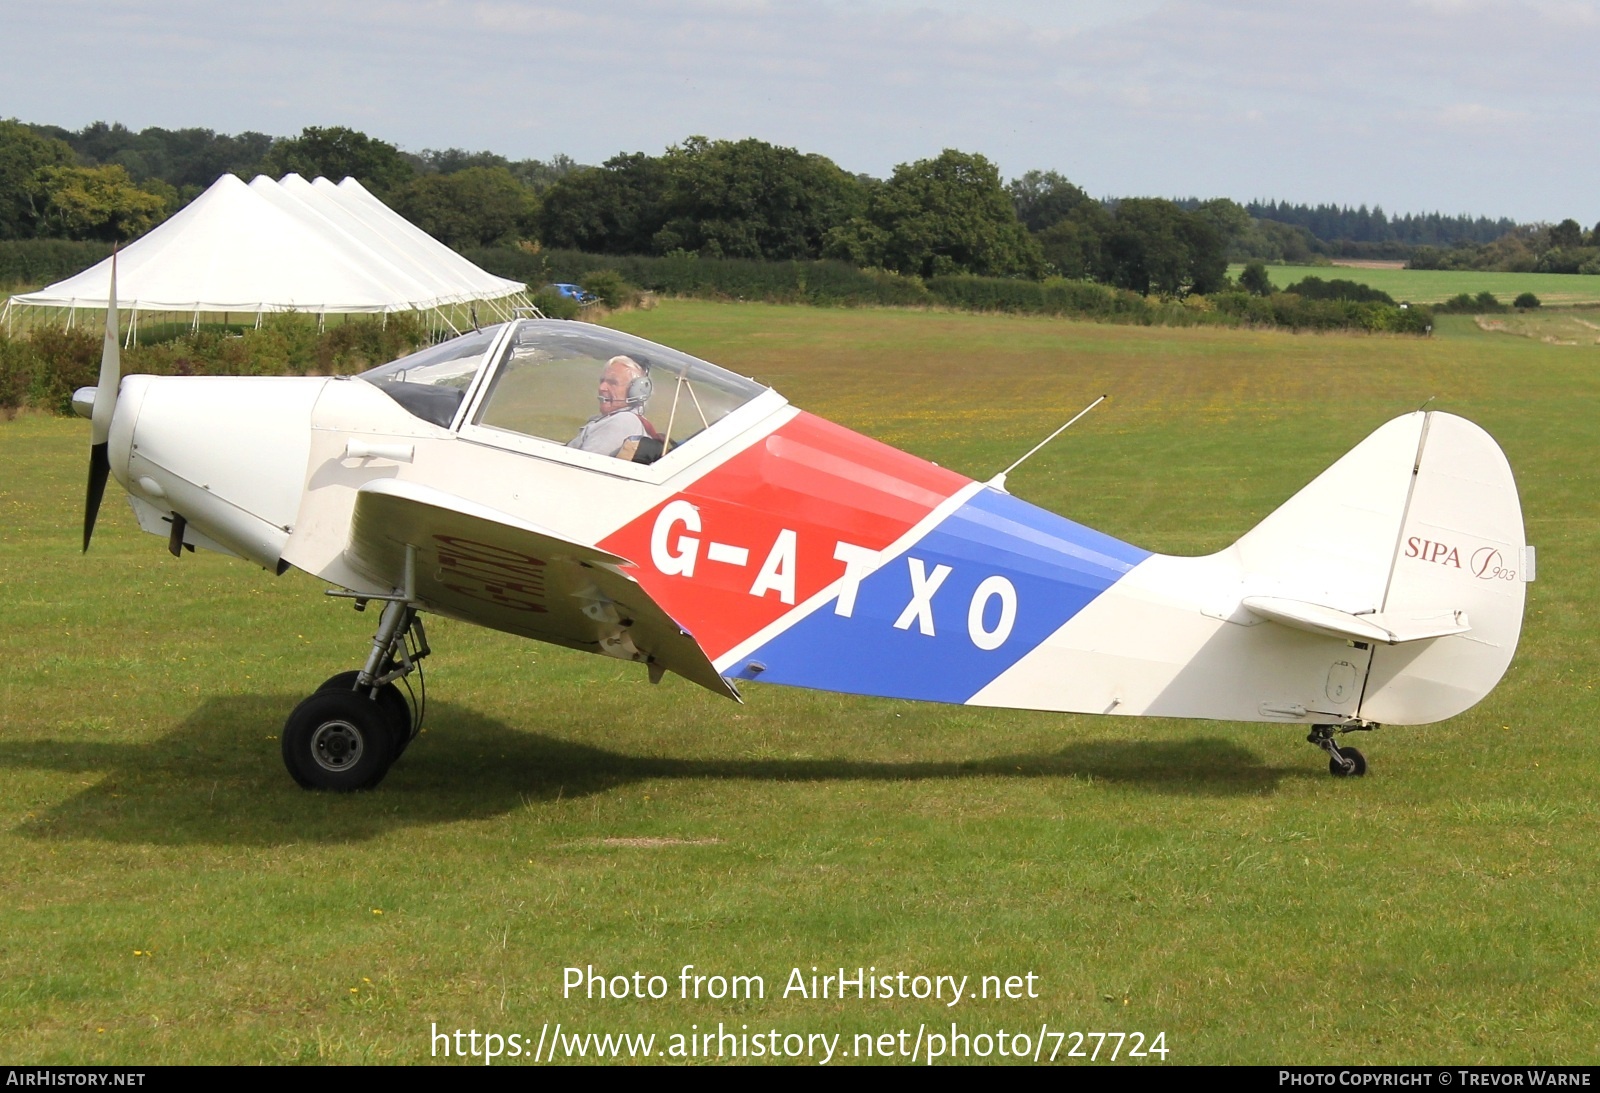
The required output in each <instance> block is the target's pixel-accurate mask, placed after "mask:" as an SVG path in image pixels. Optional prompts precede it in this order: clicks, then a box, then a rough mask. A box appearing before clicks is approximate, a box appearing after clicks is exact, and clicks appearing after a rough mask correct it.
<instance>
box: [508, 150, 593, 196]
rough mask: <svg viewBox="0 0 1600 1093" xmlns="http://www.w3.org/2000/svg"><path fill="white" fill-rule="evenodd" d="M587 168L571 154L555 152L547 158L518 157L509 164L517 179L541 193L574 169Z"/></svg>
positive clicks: (581, 169)
mask: <svg viewBox="0 0 1600 1093" xmlns="http://www.w3.org/2000/svg"><path fill="white" fill-rule="evenodd" d="M584 170H588V168H586V167H585V166H584V165H583V164H581V163H579V162H578V161H577V160H575V159H573V158H572V157H571V156H568V155H563V154H561V153H560V152H557V153H556V154H555V155H553V156H551V157H550V158H549V159H519V160H517V162H515V163H513V164H512V165H511V173H512V174H513V175H515V176H516V178H517V181H518V182H520V183H522V184H523V185H524V186H527V187H529V188H530V189H531V190H533V192H534V193H536V194H542V193H544V192H545V191H546V190H548V189H549V188H550V187H552V186H554V185H555V184H556V183H557V182H560V181H561V180H562V179H563V178H566V177H567V176H568V175H570V174H572V173H573V172H574V171H584Z"/></svg>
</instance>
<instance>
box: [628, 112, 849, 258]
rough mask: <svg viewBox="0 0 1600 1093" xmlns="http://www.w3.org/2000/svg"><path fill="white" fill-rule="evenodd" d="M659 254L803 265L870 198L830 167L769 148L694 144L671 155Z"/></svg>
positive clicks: (656, 243)
mask: <svg viewBox="0 0 1600 1093" xmlns="http://www.w3.org/2000/svg"><path fill="white" fill-rule="evenodd" d="M663 166H664V168H665V171H666V193H665V197H664V214H665V223H664V224H663V225H662V227H661V229H660V230H659V231H658V232H657V233H656V235H655V237H654V239H653V241H652V242H653V249H654V250H655V252H656V253H658V254H664V253H669V252H671V251H675V250H686V251H693V252H695V253H698V254H702V255H705V256H706V257H712V258H757V259H767V260H769V261H770V260H790V259H794V260H803V259H813V258H817V257H819V256H820V255H821V253H822V245H823V237H824V236H825V235H826V233H827V232H828V230H829V229H830V228H832V227H834V226H835V225H837V224H840V223H842V222H844V221H846V220H848V219H849V218H850V217H852V216H857V215H860V214H861V213H863V212H865V210H866V204H867V191H866V188H865V187H864V186H862V184H861V183H860V182H859V181H858V180H857V179H856V178H855V177H854V176H852V175H849V174H847V173H845V172H844V171H842V170H840V169H839V168H838V167H837V166H836V165H835V164H834V163H833V161H832V160H830V159H827V158H826V157H823V156H818V155H802V154H801V153H799V152H798V151H796V150H795V149H793V148H781V147H778V146H776V145H772V144H768V143H766V142H765V141H760V140H754V139H747V140H740V141H726V140H719V141H711V140H707V139H706V138H705V137H690V138H689V139H688V140H686V141H684V142H683V144H681V145H677V146H674V147H672V148H669V149H667V153H666V155H665V156H664V157H663Z"/></svg>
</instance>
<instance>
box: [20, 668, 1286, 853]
mask: <svg viewBox="0 0 1600 1093" xmlns="http://www.w3.org/2000/svg"><path fill="white" fill-rule="evenodd" d="M291 705H293V699H292V697H289V696H286V695H278V694H266V695H229V696H224V697H217V698H211V699H208V700H206V701H205V702H203V703H202V704H201V705H200V706H199V707H198V708H197V709H196V710H195V711H194V712H193V713H192V714H191V715H190V716H189V717H188V718H187V719H186V720H184V721H183V722H182V723H181V724H180V725H179V726H178V727H177V728H176V729H174V730H173V731H172V732H170V733H168V734H167V735H165V736H164V737H162V738H160V739H159V740H156V741H154V742H151V743H147V744H116V743H106V742H90V741H74V740H35V741H27V742H24V741H15V742H8V743H0V770H3V769H34V770H46V771H59V772H64V773H74V774H83V775H88V776H91V777H94V778H96V781H95V782H94V783H93V784H92V785H89V788H86V789H84V790H83V791H82V792H80V793H77V794H75V795H73V796H72V797H70V798H68V799H65V800H63V801H61V802H60V803H59V804H56V805H54V806H52V807H50V808H49V809H47V810H41V811H40V812H39V813H38V814H37V815H34V816H32V817H30V818H28V819H26V820H24V821H23V822H22V823H21V824H20V825H19V826H18V827H17V828H16V832H17V833H19V834H22V835H24V836H26V837H33V838H40V839H57V838H88V839H101V840H109V841H112V842H127V843H141V844H153V845H188V844H217V845H281V844H285V843H295V842H307V841H309V842H348V841H351V840H360V839H365V838H372V837H375V836H378V835H382V834H384V833H385V832H388V831H391V830H396V829H401V828H407V827H415V826H420V825H427V824H432V823H450V822H455V821H459V820H473V819H486V818H490V817H494V816H499V815H504V814H507V813H510V812H512V811H514V810H515V809H517V808H520V807H525V806H527V805H528V804H530V803H538V802H543V801H554V800H556V799H558V798H577V797H584V796H588V795H591V794H595V793H604V792H607V791H609V790H613V789H616V788H618V787H621V786H627V785H629V784H632V783H636V782H643V781H655V780H661V779H682V780H690V781H708V782H709V781H717V780H745V781H766V782H801V783H803V782H849V781H861V782H914V781H924V780H940V779H956V778H991V777H992V778H1007V779H1013V778H1014V779H1025V778H1089V779H1094V780H1097V781H1104V782H1107V783H1112V784H1118V785H1127V786H1134V787H1138V788H1140V789H1144V790H1148V791H1150V792H1155V793H1164V794H1174V795H1188V796H1215V797H1237V796H1260V795H1263V794H1266V793H1271V792H1273V791H1275V790H1276V789H1277V787H1278V784H1279V783H1280V782H1281V781H1282V780H1283V779H1284V778H1297V777H1312V776H1314V772H1312V771H1310V770H1309V769H1308V770H1301V769H1299V768H1296V767H1292V766H1289V767H1273V766H1268V765H1266V764H1265V763H1263V762H1262V760H1261V759H1260V758H1259V757H1258V756H1257V755H1255V754H1254V753H1252V752H1251V751H1249V750H1247V749H1245V748H1242V747H1240V746H1239V745H1237V744H1234V743H1232V742H1229V741H1225V740H1220V739H1217V738H1214V737H1213V738H1205V737H1188V738H1178V739H1173V740H1171V741H1154V742H1153V741H1145V740H1140V741H1122V740H1114V739H1107V740H1096V741H1090V742H1083V743H1075V744H1071V745H1068V746H1066V747H1063V748H1061V749H1060V750H1058V751H1052V752H1036V753H1030V754H1014V755H994V756H988V757H984V758H977V759H970V760H960V761H948V760H946V761H910V762H886V761H879V760H868V759H852V758H831V759H781V758H733V757H730V758H716V757H710V758H683V759H679V758H672V757H670V756H661V755H629V754H625V753H622V752H618V751H612V750H607V749H605V748H599V747H594V746H591V745H587V744H581V743H576V742H574V741H572V740H565V739H562V738H560V737H558V736H553V735H549V734H545V733H540V732H530V731H526V730H521V729H515V728H512V727H510V726H508V725H506V724H505V723H503V722H500V721H497V720H494V719H492V718H488V717H484V716H482V715H480V714H478V713H475V712H473V711H472V710H471V709H470V708H468V707H465V706H459V705H453V704H450V703H430V706H429V718H428V722H429V725H430V726H431V727H432V730H433V731H430V732H428V733H427V734H426V735H424V736H423V737H421V738H419V739H418V740H417V741H416V743H415V744H414V745H413V747H412V750H410V751H408V752H407V754H406V755H405V756H404V757H402V759H401V760H400V761H399V762H398V763H397V764H396V765H395V768H394V771H393V773H392V774H391V776H390V777H389V778H388V779H387V780H386V781H385V782H384V784H383V785H382V786H381V787H380V788H379V789H377V790H374V791H372V792H369V793H355V794H318V795H313V796H310V797H308V796H307V795H306V794H304V793H303V792H302V791H300V790H299V789H298V788H296V787H294V786H292V785H290V784H288V783H286V782H285V781H284V780H283V778H282V777H281V768H280V766H279V755H278V752H279V746H280V745H279V740H278V735H277V733H276V731H273V732H270V733H268V732H264V731H263V726H269V725H275V724H276V721H277V719H278V718H279V717H281V715H282V712H283V710H284V709H285V708H287V707H289V706H291ZM85 784H86V785H88V783H85Z"/></svg>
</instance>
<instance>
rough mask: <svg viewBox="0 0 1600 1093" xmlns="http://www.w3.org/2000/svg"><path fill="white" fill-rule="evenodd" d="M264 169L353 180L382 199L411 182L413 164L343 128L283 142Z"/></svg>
mask: <svg viewBox="0 0 1600 1093" xmlns="http://www.w3.org/2000/svg"><path fill="white" fill-rule="evenodd" d="M262 166H263V169H264V170H265V171H266V172H267V173H268V174H271V175H275V176H281V175H285V174H288V173H289V172H290V171H294V172H296V173H298V174H301V175H304V176H305V177H306V178H308V179H311V178H316V177H317V176H318V175H322V176H323V177H325V178H329V179H332V180H333V181H335V182H337V181H338V180H340V179H342V178H346V177H349V178H354V179H356V180H358V181H359V182H360V183H361V184H362V185H363V186H365V187H367V188H368V189H369V190H372V191H373V192H375V193H377V194H378V195H379V196H381V197H387V196H389V195H390V194H393V193H395V192H396V191H398V190H399V189H400V187H402V186H404V185H405V184H406V183H407V182H409V181H410V180H411V176H412V174H413V171H412V168H411V164H409V163H407V162H406V160H405V159H404V157H402V156H401V155H400V150H399V149H398V148H396V147H395V146H394V145H392V144H389V143H387V142H386V141H381V140H378V139H376V138H375V137H369V136H367V134H365V133H362V132H359V131H357V130H355V129H347V128H345V127H344V126H342V125H335V126H331V127H329V128H327V129H321V128H317V127H316V126H311V127H308V128H306V129H304V130H302V131H301V133H300V135H299V136H298V137H291V138H289V139H288V140H280V141H278V142H277V143H276V144H274V145H273V146H272V149H271V150H270V151H269V152H268V153H267V154H266V157H265V159H264V161H263V164H262Z"/></svg>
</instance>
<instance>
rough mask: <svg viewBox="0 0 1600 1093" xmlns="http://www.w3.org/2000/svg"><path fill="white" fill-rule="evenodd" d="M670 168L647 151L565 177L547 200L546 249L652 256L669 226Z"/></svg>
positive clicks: (543, 212)
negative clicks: (660, 233) (658, 238)
mask: <svg viewBox="0 0 1600 1093" xmlns="http://www.w3.org/2000/svg"><path fill="white" fill-rule="evenodd" d="M666 192H667V170H666V165H665V163H664V162H663V161H662V160H661V159H660V158H659V157H654V156H647V155H645V154H644V153H643V152H634V153H632V154H623V155H616V156H612V157H611V158H610V159H608V160H606V161H605V163H603V164H602V165H601V166H599V167H585V168H583V169H581V170H577V171H573V172H572V173H570V174H568V175H566V176H564V177H563V178H561V179H560V180H559V181H557V182H556V183H555V184H554V185H552V186H551V187H550V188H549V189H548V190H546V191H545V193H544V197H543V206H542V208H541V209H540V211H539V221H538V222H539V238H540V239H541V240H542V241H543V242H544V244H545V245H546V246H550V247H569V248H571V249H573V250H583V251H589V252H591V253H594V254H649V253H651V251H652V248H653V246H654V243H655V235H656V232H658V231H660V230H661V227H662V225H663V223H664V222H665V219H666V218H665V198H666Z"/></svg>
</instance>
